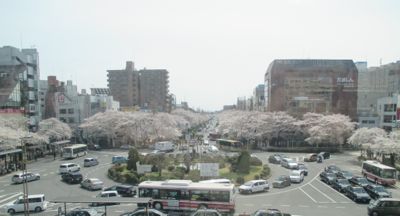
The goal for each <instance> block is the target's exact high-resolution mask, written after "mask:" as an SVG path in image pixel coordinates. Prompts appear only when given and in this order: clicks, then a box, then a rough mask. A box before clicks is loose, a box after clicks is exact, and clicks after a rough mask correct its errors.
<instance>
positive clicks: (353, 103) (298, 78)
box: [264, 59, 358, 120]
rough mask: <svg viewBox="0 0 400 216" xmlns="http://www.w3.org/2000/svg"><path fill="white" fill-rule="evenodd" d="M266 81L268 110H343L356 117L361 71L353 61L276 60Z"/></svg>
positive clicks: (298, 112) (297, 111)
mask: <svg viewBox="0 0 400 216" xmlns="http://www.w3.org/2000/svg"><path fill="white" fill-rule="evenodd" d="M264 80H265V108H266V110H267V111H272V112H273V111H286V112H288V113H289V114H291V115H293V116H301V115H303V114H304V113H306V112H316V113H340V114H344V115H348V116H350V118H352V119H353V120H355V119H357V82H358V81H357V80H358V72H357V68H356V66H355V65H354V62H353V61H352V60H323V59H321V60H319V59H306V60H302V59H279V60H274V61H273V62H272V63H271V64H270V65H269V67H268V69H267V72H266V73H265V79H264Z"/></svg>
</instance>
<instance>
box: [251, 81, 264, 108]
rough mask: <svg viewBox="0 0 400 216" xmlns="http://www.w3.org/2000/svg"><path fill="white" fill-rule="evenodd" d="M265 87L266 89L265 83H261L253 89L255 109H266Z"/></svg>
mask: <svg viewBox="0 0 400 216" xmlns="http://www.w3.org/2000/svg"><path fill="white" fill-rule="evenodd" d="M264 89H265V85H264V84H260V85H258V86H257V87H255V88H254V91H253V110H254V111H264V110H265V100H264Z"/></svg>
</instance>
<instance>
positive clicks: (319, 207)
mask: <svg viewBox="0 0 400 216" xmlns="http://www.w3.org/2000/svg"><path fill="white" fill-rule="evenodd" d="M318 208H328V207H327V206H320V205H319V206H318Z"/></svg>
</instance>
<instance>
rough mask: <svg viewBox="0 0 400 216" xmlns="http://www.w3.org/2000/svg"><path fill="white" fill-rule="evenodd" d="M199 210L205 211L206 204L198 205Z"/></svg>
mask: <svg viewBox="0 0 400 216" xmlns="http://www.w3.org/2000/svg"><path fill="white" fill-rule="evenodd" d="M199 209H207V205H206V204H200V205H199Z"/></svg>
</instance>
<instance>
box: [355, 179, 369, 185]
mask: <svg viewBox="0 0 400 216" xmlns="http://www.w3.org/2000/svg"><path fill="white" fill-rule="evenodd" d="M357 182H358V183H360V184H368V183H369V182H368V180H367V179H366V178H358V179H357Z"/></svg>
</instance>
